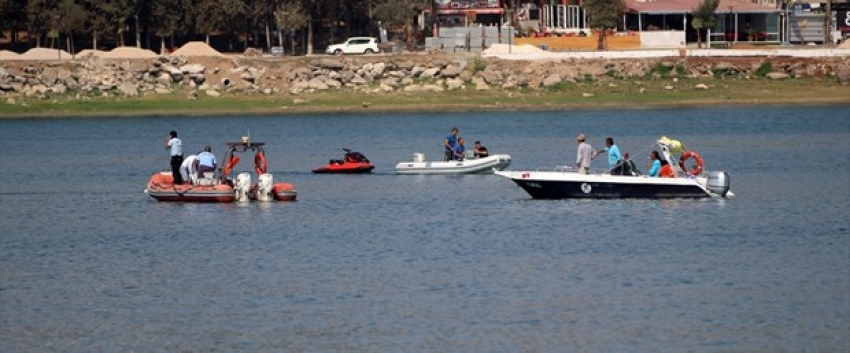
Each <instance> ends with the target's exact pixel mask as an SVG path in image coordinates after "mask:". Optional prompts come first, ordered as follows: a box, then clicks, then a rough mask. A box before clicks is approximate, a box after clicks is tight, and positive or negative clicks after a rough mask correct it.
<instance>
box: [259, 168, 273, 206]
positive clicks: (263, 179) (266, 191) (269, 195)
mask: <svg viewBox="0 0 850 353" xmlns="http://www.w3.org/2000/svg"><path fill="white" fill-rule="evenodd" d="M256 196H257V200H258V201H271V200H273V199H274V177H272V175H271V174H261V175H260V177H259V181H258V182H257V195H256Z"/></svg>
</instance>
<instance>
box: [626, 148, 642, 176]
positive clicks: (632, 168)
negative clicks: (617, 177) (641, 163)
mask: <svg viewBox="0 0 850 353" xmlns="http://www.w3.org/2000/svg"><path fill="white" fill-rule="evenodd" d="M622 162H623V163H622V165H623V175H631V176H637V175H640V170H638V169H637V166H636V165H635V162H634V161H633V160H631V159H630V158H629V153H628V152H626V153H624V154H623V161H622Z"/></svg>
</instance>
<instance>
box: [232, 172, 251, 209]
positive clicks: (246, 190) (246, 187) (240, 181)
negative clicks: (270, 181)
mask: <svg viewBox="0 0 850 353" xmlns="http://www.w3.org/2000/svg"><path fill="white" fill-rule="evenodd" d="M233 192H234V193H236V201H240V202H246V201H250V200H251V198H250V197H249V196H250V192H251V173H248V172H242V173H239V175H237V176H236V183H234V184H233Z"/></svg>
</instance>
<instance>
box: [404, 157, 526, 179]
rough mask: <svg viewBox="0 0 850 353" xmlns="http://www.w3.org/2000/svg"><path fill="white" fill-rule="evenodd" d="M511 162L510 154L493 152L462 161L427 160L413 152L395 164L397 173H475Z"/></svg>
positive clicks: (505, 166)
mask: <svg viewBox="0 0 850 353" xmlns="http://www.w3.org/2000/svg"><path fill="white" fill-rule="evenodd" d="M510 164H511V156H509V155H507V154H494V155H491V156H487V157H484V158H469V159H464V160H462V161H447V162H444V161H427V160H425V155H424V154H422V153H414V154H413V158H412V159H411V160H410V161H407V162H399V163H398V164H396V166H395V170H396V172H397V173H398V174H475V173H493V171H496V170H502V169H505V168H507V167H508V166H509V165H510Z"/></svg>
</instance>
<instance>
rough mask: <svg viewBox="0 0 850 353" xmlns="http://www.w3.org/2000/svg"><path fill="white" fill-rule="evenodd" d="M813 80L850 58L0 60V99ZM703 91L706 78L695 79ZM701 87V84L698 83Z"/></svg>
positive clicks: (838, 76) (836, 71)
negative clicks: (638, 81)
mask: <svg viewBox="0 0 850 353" xmlns="http://www.w3.org/2000/svg"><path fill="white" fill-rule="evenodd" d="M670 77H672V78H698V79H704V80H706V81H707V80H715V79H730V78H750V79H765V80H790V79H798V78H815V79H823V80H835V81H837V82H838V83H840V84H842V85H850V57H814V58H804V57H686V56H685V57H668V58H645V59H539V60H506V59H499V58H492V57H481V56H478V55H469V54H466V55H463V54H457V55H450V54H432V55H375V56H358V57H354V56H347V57H330V56H315V57H298V58H260V57H246V56H238V57H235V56H214V57H212V56H189V57H184V56H159V57H157V58H153V59H150V58H147V59H107V58H98V57H92V56H89V57H84V58H78V59H75V60H61V61H60V60H54V61H45V60H40V61H23V60H16V61H3V62H0V99H2V100H0V103H6V104H15V103H16V102H18V101H20V100H25V99H46V98H61V97H66V98H69V99H82V98H85V97H94V96H107V97H108V96H115V97H137V96H149V95H172V94H182V95H185V97H186V99H195V98H197V97H199V96H200V95H206V96H210V97H219V96H222V95H227V94H262V95H279V96H290V97H292V98H293V99H298V98H299V97H305V96H309V95H310V94H311V93H316V92H333V91H356V92H362V93H369V94H392V93H393V92H405V93H417V92H442V91H452V90H462V89H473V90H516V89H527V90H541V89H547V88H549V87H552V86H557V85H569V84H575V83H577V82H588V81H601V82H605V81H613V80H619V79H650V80H651V79H666V78H670ZM703 86H704V87H706V89H707V88H708V86H706V85H705V84H703ZM697 88H700V87H697Z"/></svg>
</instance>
